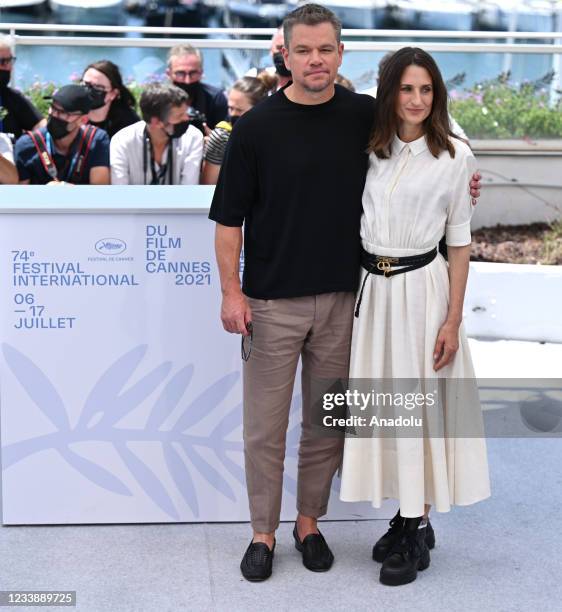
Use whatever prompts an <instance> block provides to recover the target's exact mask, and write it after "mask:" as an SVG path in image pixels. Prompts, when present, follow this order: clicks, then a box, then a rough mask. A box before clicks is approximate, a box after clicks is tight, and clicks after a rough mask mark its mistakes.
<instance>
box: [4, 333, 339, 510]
mask: <svg viewBox="0 0 562 612" xmlns="http://www.w3.org/2000/svg"><path fill="white" fill-rule="evenodd" d="M2 348H3V353H4V358H5V360H6V363H7V365H8V367H9V368H10V370H11V372H12V373H13V375H14V376H15V377H16V379H17V380H18V382H19V384H20V385H21V386H22V387H23V389H24V390H25V392H26V393H27V395H28V396H29V398H30V399H31V401H32V402H33V403H34V404H35V405H36V406H37V407H38V408H39V410H41V412H42V413H43V414H44V415H45V417H46V418H47V419H48V420H49V421H50V423H51V424H52V426H53V427H54V430H53V428H52V427H51V428H49V431H48V432H46V433H44V434H42V435H39V436H36V437H34V438H29V439H27V440H22V441H19V442H15V443H13V444H8V445H6V446H4V447H3V448H2V469H3V470H7V469H9V468H10V467H11V466H12V465H15V464H16V463H18V462H20V461H22V460H24V459H26V458H27V457H29V456H30V455H33V454H35V453H39V452H42V451H45V450H49V449H50V450H55V451H56V452H58V453H59V455H60V456H61V457H62V459H63V460H64V461H65V462H66V463H67V464H68V465H69V466H70V467H72V468H73V469H75V470H77V471H78V472H79V473H80V474H81V475H82V476H83V477H84V478H85V479H87V480H88V481H90V482H91V483H93V484H94V485H97V486H99V487H102V488H103V489H105V490H107V491H109V492H111V493H113V494H116V495H128V496H132V495H133V492H132V491H131V488H130V485H131V482H127V483H126V482H124V481H123V479H122V478H120V477H118V476H117V475H116V474H114V473H112V472H110V471H109V470H108V469H107V468H106V467H104V466H102V465H99V464H98V463H95V462H94V461H92V460H91V459H88V458H86V457H85V456H84V455H83V454H80V452H78V451H79V450H80V444H84V451H85V450H87V449H88V448H89V445H91V444H92V443H96V444H100V443H101V444H107V445H108V447H111V448H112V449H113V450H114V451H115V452H116V453H117V454H118V455H119V457H120V459H121V461H122V463H123V466H124V467H125V468H126V471H127V472H128V474H129V476H130V478H131V479H132V481H134V482H136V483H137V484H138V486H139V487H140V488H141V489H142V491H143V492H144V494H145V495H147V496H148V497H149V498H150V499H151V500H152V502H153V503H154V504H155V505H156V506H158V507H159V508H160V509H161V510H162V511H163V512H165V513H166V514H167V515H168V516H169V517H171V518H172V519H173V520H178V521H179V520H181V517H180V514H179V512H178V510H177V508H176V505H175V504H174V502H173V501H172V497H173V496H174V495H173V494H172V492H171V491H170V490H169V488H166V484H164V482H163V479H162V478H159V477H158V476H157V468H156V467H155V466H154V465H152V466H151V465H150V463H151V460H152V461H155V462H156V463H159V460H158V459H159V458H158V457H156V456H155V455H153V454H152V453H150V454H143V455H142V457H141V456H140V453H139V452H138V451H137V452H135V451H134V450H133V448H134V447H135V446H137V448H138V445H137V443H140V442H151V443H155V444H157V445H158V446H159V451H160V453H161V456H162V457H163V459H164V462H165V465H166V469H167V470H168V473H169V476H170V480H171V481H173V483H174V486H175V487H176V488H177V490H178V491H179V493H180V494H181V496H182V498H183V499H184V500H185V503H186V504H187V506H188V507H189V508H190V510H191V512H192V514H193V516H194V517H198V516H199V513H200V511H199V499H198V491H197V488H196V486H195V483H194V478H193V475H194V472H197V473H198V474H199V475H200V476H201V477H202V478H203V479H204V480H205V481H206V482H207V484H208V485H210V486H211V487H213V488H214V489H215V490H216V491H218V492H219V493H221V495H222V496H224V497H225V498H226V499H228V500H230V501H231V502H236V501H237V500H238V498H237V495H236V493H235V491H234V489H233V487H232V486H231V483H230V482H229V481H228V480H227V478H226V477H225V476H226V474H229V475H230V476H231V477H232V479H233V480H234V481H237V482H238V483H239V484H240V486H239V487H237V488H238V496H240V495H242V496H243V497H245V474H244V470H243V468H242V465H243V457H244V448H243V443H242V440H241V435H235V432H236V431H238V432H240V429H241V425H242V406H241V404H238V405H236V406H234V407H233V408H230V409H229V410H228V411H227V412H226V414H225V412H224V410H223V409H219V408H218V407H219V406H220V405H221V404H222V402H223V401H224V400H225V398H226V397H227V395H228V393H229V392H230V391H231V390H232V388H233V387H234V385H235V384H236V382H237V381H238V379H239V376H240V375H239V372H231V373H229V374H226V375H225V376H221V377H220V378H218V379H217V380H216V381H215V382H213V383H212V384H211V385H210V386H209V387H207V388H206V389H205V390H204V391H203V392H202V393H200V394H199V395H197V396H196V397H193V394H189V385H190V383H191V381H192V379H193V376H194V374H195V368H194V366H193V365H187V366H185V367H183V368H181V369H179V370H177V371H175V372H173V373H172V370H173V364H172V363H171V362H169V361H165V362H163V363H161V364H160V365H158V366H157V367H156V368H154V369H152V370H151V371H149V372H148V373H147V374H144V375H143V376H140V378H139V377H138V376H135V371H136V370H137V368H139V366H140V365H141V362H142V361H143V359H144V357H145V355H146V352H147V349H148V347H147V346H146V345H140V346H137V347H135V348H133V349H132V350H130V351H128V352H127V353H125V354H124V355H122V356H121V357H119V358H118V359H117V360H116V361H115V362H114V363H112V364H111V365H110V366H109V367H108V368H107V370H106V371H105V372H104V373H103V374H102V375H101V376H100V378H99V379H98V381H97V382H96V383H95V384H94V386H93V387H92V389H91V390H90V392H89V394H88V396H87V398H86V400H85V403H84V406H83V407H82V410H81V412H80V414H79V415H78V418H77V422H76V423H75V424H72V423H71V422H70V418H69V416H68V412H67V410H66V407H65V402H64V400H63V398H62V397H61V395H60V394H59V393H58V391H57V389H56V388H55V387H54V385H53V384H52V382H51V381H50V380H49V378H48V377H47V376H46V375H45V374H44V373H43V371H42V370H41V369H40V368H39V367H38V366H37V365H36V364H35V363H33V361H31V359H29V358H28V357H26V356H25V355H24V354H23V353H21V352H20V351H18V350H17V349H16V348H14V347H13V346H10V345H9V344H3V345H2ZM186 396H189V397H186ZM149 398H152V399H151V400H150V402H151V409H150V412H149V414H148V417H147V419H146V421H145V422H144V427H140V428H130V427H129V428H128V427H125V426H123V425H120V424H119V422H120V421H122V420H123V419H124V417H126V416H127V415H129V414H130V413H132V412H133V411H134V410H136V409H139V408H140V407H141V405H142V404H143V403H144V402H145V401H146V400H148V399H149ZM295 400H296V401H293V406H292V411H295V412H296V411H298V414H300V410H301V401H300V397H299V398H295ZM14 409H17V410H20V409H21V408H20V407H17V408H14ZM214 415H216V416H215V418H214V419H213V416H214ZM206 417H207V418H209V417H210V418H211V425H210V431H209V433H206V434H204V435H201V434H196V433H194V432H193V431H192V430H193V429H194V428H195V426H196V425H198V424H199V423H200V421H202V420H203V419H204V418H206ZM300 429H301V428H300V423H299V422H298V419H297V422H296V425H295V426H294V427H293V428H292V429H291V430H290V431H289V432H288V434H287V456H288V457H289V458H291V459H292V460H295V461H296V457H297V450H298V443H299V439H300ZM211 457H212V459H213V464H214V465H212V464H211V462H210V461H209V458H211ZM217 467H218V468H219V469H217ZM120 472H121V471H120ZM231 482H232V480H231ZM284 487H285V489H286V490H287V492H289V493H291V494H292V495H294V496H296V492H297V483H296V481H295V480H294V479H293V478H291V477H290V476H288V475H285V479H284ZM334 487H335V485H334ZM184 515H185V514H184Z"/></svg>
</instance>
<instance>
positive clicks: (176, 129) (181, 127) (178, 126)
mask: <svg viewBox="0 0 562 612" xmlns="http://www.w3.org/2000/svg"><path fill="white" fill-rule="evenodd" d="M188 127H189V121H182V122H181V123H175V124H174V125H173V126H172V128H173V129H172V133H171V134H170V133H169V132H168V131H167V130H166V134H168V136H169V137H170V138H181V137H182V136H183V135H184V134H185V133H186V132H187V128H188Z"/></svg>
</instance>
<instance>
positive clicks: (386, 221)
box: [383, 145, 412, 244]
mask: <svg viewBox="0 0 562 612" xmlns="http://www.w3.org/2000/svg"><path fill="white" fill-rule="evenodd" d="M411 153H412V152H411V150H410V147H409V146H408V145H406V146H405V147H404V148H403V149H402V151H401V152H400V154H399V156H398V160H397V164H396V171H395V172H394V175H393V176H392V180H391V181H390V183H389V184H388V186H387V188H386V189H385V191H384V198H383V211H384V213H383V215H384V216H383V227H384V230H385V234H386V240H387V241H388V244H390V200H391V198H392V194H393V193H394V190H395V189H396V186H397V185H398V180H399V179H400V176H401V175H402V172H404V169H405V168H406V166H407V165H408V161H409V159H410V156H411ZM400 158H402V159H400Z"/></svg>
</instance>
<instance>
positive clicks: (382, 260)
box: [355, 247, 437, 317]
mask: <svg viewBox="0 0 562 612" xmlns="http://www.w3.org/2000/svg"><path fill="white" fill-rule="evenodd" d="M436 256H437V247H435V248H433V249H431V251H428V252H427V253H422V254H421V255H409V256H407V257H389V256H386V255H373V254H372V253H369V252H368V251H366V250H365V249H364V248H363V247H361V265H362V266H363V268H365V270H367V274H365V278H364V279H363V283H362V285H361V291H359V299H358V300H357V306H356V307H355V316H356V317H358V316H359V308H360V307H361V300H362V299H363V289H364V288H365V283H366V282H367V279H368V278H369V274H376V275H378V276H384V277H385V278H390V277H391V276H395V275H396V274H403V273H404V272H410V270H417V269H418V268H423V267H424V266H427V264H428V263H431V262H432V261H433V260H434V259H435V257H436ZM393 266H403V267H401V268H398V269H395V268H393Z"/></svg>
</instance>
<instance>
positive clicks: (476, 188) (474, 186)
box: [469, 172, 482, 206]
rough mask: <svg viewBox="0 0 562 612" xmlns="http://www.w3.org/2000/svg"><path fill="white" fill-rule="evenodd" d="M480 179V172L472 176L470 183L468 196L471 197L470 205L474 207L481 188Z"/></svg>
mask: <svg viewBox="0 0 562 612" xmlns="http://www.w3.org/2000/svg"><path fill="white" fill-rule="evenodd" d="M481 179H482V175H481V174H480V172H475V173H474V174H473V175H472V179H471V181H470V184H469V186H470V195H471V196H472V205H473V206H476V204H478V198H479V197H480V187H482V185H481V183H480V181H481Z"/></svg>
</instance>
